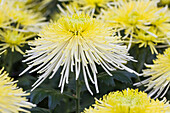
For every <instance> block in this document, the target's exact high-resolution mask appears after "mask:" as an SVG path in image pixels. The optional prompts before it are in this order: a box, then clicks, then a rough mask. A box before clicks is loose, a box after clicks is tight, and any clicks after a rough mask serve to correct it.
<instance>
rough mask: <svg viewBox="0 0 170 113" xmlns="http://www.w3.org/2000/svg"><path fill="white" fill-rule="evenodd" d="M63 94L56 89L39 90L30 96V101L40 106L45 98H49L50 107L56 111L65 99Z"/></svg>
mask: <svg viewBox="0 0 170 113" xmlns="http://www.w3.org/2000/svg"><path fill="white" fill-rule="evenodd" d="M63 96H64V95H63V94H61V92H60V91H58V90H55V89H44V88H37V89H35V90H34V91H33V92H32V93H31V96H30V101H31V102H33V103H35V104H38V103H40V102H41V101H42V100H44V99H45V98H48V107H49V108H50V109H54V108H55V107H56V105H59V104H60V101H61V100H62V99H63Z"/></svg>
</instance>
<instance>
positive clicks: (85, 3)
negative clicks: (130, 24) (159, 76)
mask: <svg viewBox="0 0 170 113" xmlns="http://www.w3.org/2000/svg"><path fill="white" fill-rule="evenodd" d="M60 1H66V0H60ZM68 1H69V0H68ZM110 1H111V0H73V4H76V5H78V6H79V9H78V10H83V11H86V12H89V13H94V12H95V10H96V8H97V7H100V8H107V5H108V4H110Z"/></svg>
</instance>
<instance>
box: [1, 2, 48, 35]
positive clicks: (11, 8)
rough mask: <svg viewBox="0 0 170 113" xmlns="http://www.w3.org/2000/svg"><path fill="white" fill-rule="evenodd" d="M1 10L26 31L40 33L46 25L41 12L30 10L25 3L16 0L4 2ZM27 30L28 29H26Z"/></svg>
mask: <svg viewBox="0 0 170 113" xmlns="http://www.w3.org/2000/svg"><path fill="white" fill-rule="evenodd" d="M0 7H2V8H0V9H1V10H2V12H4V13H5V14H6V16H7V17H8V18H6V19H10V20H11V21H12V22H13V23H18V24H20V25H21V26H24V27H25V30H27V31H31V32H38V31H39V30H40V28H41V26H42V25H45V24H46V22H45V18H44V17H43V16H42V14H41V13H39V12H34V11H33V10H31V9H28V7H27V6H26V3H25V2H21V1H18V0H14V1H13V2H11V1H9V0H7V1H4V2H3V3H2V4H1V5H0ZM26 28H27V29H26Z"/></svg>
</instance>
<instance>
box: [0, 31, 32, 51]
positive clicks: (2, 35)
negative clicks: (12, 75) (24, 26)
mask: <svg viewBox="0 0 170 113" xmlns="http://www.w3.org/2000/svg"><path fill="white" fill-rule="evenodd" d="M33 36H35V34H32V33H31V34H28V33H24V32H19V31H16V30H8V29H7V30H0V41H1V42H2V43H1V44H0V51H3V50H6V49H7V48H9V47H10V48H11V50H12V52H14V50H16V51H18V52H20V53H21V54H24V52H23V51H22V50H21V49H20V48H19V47H22V46H24V44H26V43H27V42H28V41H27V39H29V38H31V37H33Z"/></svg>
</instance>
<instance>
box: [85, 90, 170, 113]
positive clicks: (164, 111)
mask: <svg viewBox="0 0 170 113" xmlns="http://www.w3.org/2000/svg"><path fill="white" fill-rule="evenodd" d="M168 112H170V105H169V103H168V102H166V100H164V101H159V100H153V99H151V98H150V97H148V96H147V93H144V92H140V91H138V89H136V90H134V89H127V90H123V91H122V92H119V91H116V92H111V93H109V94H108V95H104V96H103V98H100V99H99V100H97V99H96V101H95V104H93V105H92V106H91V107H90V108H89V109H85V110H84V113H168Z"/></svg>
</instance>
